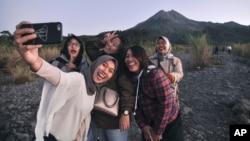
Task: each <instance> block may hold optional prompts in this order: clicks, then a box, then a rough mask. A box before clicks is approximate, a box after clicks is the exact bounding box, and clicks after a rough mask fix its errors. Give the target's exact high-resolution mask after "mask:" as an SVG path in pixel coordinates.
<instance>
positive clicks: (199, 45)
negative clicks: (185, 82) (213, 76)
mask: <svg viewBox="0 0 250 141" xmlns="http://www.w3.org/2000/svg"><path fill="white" fill-rule="evenodd" d="M188 39H189V45H190V47H191V52H192V56H191V60H190V68H191V69H196V68H197V67H206V66H208V64H209V62H210V60H211V56H212V54H211V46H210V45H209V44H208V42H207V39H206V35H201V36H199V37H194V36H189V37H188Z"/></svg>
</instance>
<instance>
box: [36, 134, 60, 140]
mask: <svg viewBox="0 0 250 141" xmlns="http://www.w3.org/2000/svg"><path fill="white" fill-rule="evenodd" d="M35 139H36V137H35V136H34V137H33V139H32V141H35ZM43 139H44V141H57V140H56V138H55V137H54V136H53V135H51V134H49V136H48V137H46V136H44V137H43Z"/></svg>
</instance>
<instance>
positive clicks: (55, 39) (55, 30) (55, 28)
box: [21, 22, 63, 45]
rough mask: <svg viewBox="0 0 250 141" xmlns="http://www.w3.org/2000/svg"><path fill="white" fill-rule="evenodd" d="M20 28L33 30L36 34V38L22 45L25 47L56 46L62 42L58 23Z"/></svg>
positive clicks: (24, 25)
mask: <svg viewBox="0 0 250 141" xmlns="http://www.w3.org/2000/svg"><path fill="white" fill-rule="evenodd" d="M21 28H33V29H34V30H35V33H36V34H37V38H35V39H33V40H30V41H28V42H26V43H24V44H25V45H30V44H33V45H34V44H56V43H60V42H62V40H63V37H62V23H60V22H49V23H34V24H23V25H22V26H21ZM23 36H25V35H23Z"/></svg>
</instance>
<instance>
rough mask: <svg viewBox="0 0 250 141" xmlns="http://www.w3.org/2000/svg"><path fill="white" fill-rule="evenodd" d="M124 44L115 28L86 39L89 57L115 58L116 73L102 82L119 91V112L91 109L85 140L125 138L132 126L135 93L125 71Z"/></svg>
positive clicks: (106, 140)
mask: <svg viewBox="0 0 250 141" xmlns="http://www.w3.org/2000/svg"><path fill="white" fill-rule="evenodd" d="M125 44H126V42H125V40H124V37H123V36H119V35H118V34H116V32H112V33H106V34H105V35H104V38H102V39H96V40H89V41H86V42H85V48H86V53H87V56H88V57H89V58H90V60H91V61H93V60H95V59H96V58H97V57H99V56H101V55H105V54H106V55H111V56H113V57H114V58H116V60H118V64H119V65H118V69H117V73H116V74H115V75H114V77H113V78H112V79H110V80H109V81H108V82H107V83H106V84H105V85H104V86H105V87H108V88H110V89H113V90H115V91H116V92H118V93H119V98H120V101H119V102H120V104H119V114H118V116H117V117H114V116H110V115H108V114H105V113H103V112H100V111H98V110H95V109H94V110H93V112H92V121H91V128H90V132H89V133H90V134H89V139H88V141H93V140H94V141H96V140H97V139H98V140H99V141H127V140H128V129H129V128H130V126H131V121H132V119H131V118H132V110H133V107H134V101H135V100H134V99H135V97H134V89H133V84H132V80H131V79H129V78H128V76H127V75H126V73H125V72H124V68H125V67H126V65H125V64H124V62H123V60H122V59H123V58H122V56H123V55H124V50H125ZM91 132H92V134H91Z"/></svg>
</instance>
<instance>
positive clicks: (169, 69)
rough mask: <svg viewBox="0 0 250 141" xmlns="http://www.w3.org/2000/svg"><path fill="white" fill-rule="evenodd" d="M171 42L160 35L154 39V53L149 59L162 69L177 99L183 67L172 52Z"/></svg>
mask: <svg viewBox="0 0 250 141" xmlns="http://www.w3.org/2000/svg"><path fill="white" fill-rule="evenodd" d="M171 51H172V47H171V43H170V42H169V40H168V38H167V37H165V36H160V37H158V38H157V40H156V48H155V53H154V54H153V55H152V56H150V57H149V60H150V61H151V62H152V63H153V64H154V65H155V66H157V67H160V68H162V69H163V71H164V72H165V74H166V75H167V77H168V78H169V80H170V81H171V84H172V86H173V88H174V94H175V96H176V97H177V101H178V103H179V100H178V94H179V88H178V83H179V82H180V81H181V80H182V78H183V75H184V74H183V69H182V63H181V60H180V59H179V58H178V57H175V56H174V55H173V54H172V53H171Z"/></svg>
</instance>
